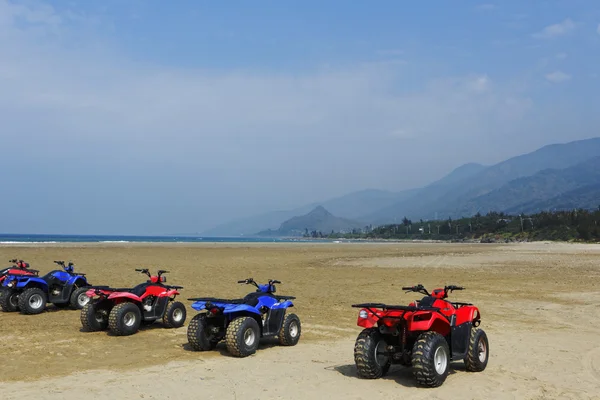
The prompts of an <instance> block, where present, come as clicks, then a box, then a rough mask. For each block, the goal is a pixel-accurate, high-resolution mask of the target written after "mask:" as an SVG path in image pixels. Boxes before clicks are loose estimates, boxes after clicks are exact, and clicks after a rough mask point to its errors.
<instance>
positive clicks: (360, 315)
mask: <svg viewBox="0 0 600 400" xmlns="http://www.w3.org/2000/svg"><path fill="white" fill-rule="evenodd" d="M368 317H369V313H367V310H360V311H359V312H358V318H364V319H366V318H368Z"/></svg>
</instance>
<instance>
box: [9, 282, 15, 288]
mask: <svg viewBox="0 0 600 400" xmlns="http://www.w3.org/2000/svg"><path fill="white" fill-rule="evenodd" d="M7 286H8V287H13V286H15V283H14V282H9V283H8V285H7Z"/></svg>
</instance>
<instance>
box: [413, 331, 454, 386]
mask: <svg viewBox="0 0 600 400" xmlns="http://www.w3.org/2000/svg"><path fill="white" fill-rule="evenodd" d="M412 366H413V374H414V376H415V378H416V380H417V383H418V384H420V385H422V386H426V387H432V388H433V387H438V386H441V385H442V384H443V383H444V381H445V380H446V377H447V376H448V372H449V369H450V348H449V346H448V342H446V339H445V338H444V337H443V336H442V335H440V334H439V333H437V332H433V331H429V332H424V333H422V334H421V335H419V337H418V339H417V341H416V342H415V344H414V346H413V350H412Z"/></svg>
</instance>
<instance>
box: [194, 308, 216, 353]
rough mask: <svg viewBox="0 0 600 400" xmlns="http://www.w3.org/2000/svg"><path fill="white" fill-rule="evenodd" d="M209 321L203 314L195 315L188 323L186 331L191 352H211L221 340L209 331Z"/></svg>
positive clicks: (210, 325) (210, 326)
mask: <svg viewBox="0 0 600 400" xmlns="http://www.w3.org/2000/svg"><path fill="white" fill-rule="evenodd" d="M213 319H214V318H213ZM210 320H211V318H207V317H206V315H205V314H197V315H196V316H195V317H194V318H192V320H191V321H190V324H189V325H188V330H187V337H188V343H189V344H190V346H191V347H192V349H193V350H196V351H209V350H213V349H214V348H215V347H217V344H218V343H219V342H220V341H221V338H220V337H218V336H217V335H215V334H214V333H213V332H212V331H211V328H212V324H211V323H210V322H211V321H210Z"/></svg>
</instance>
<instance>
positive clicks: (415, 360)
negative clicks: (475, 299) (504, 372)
mask: <svg viewBox="0 0 600 400" xmlns="http://www.w3.org/2000/svg"><path fill="white" fill-rule="evenodd" d="M463 289H464V288H462V287H460V286H454V285H451V286H445V287H444V288H443V289H435V290H434V291H433V293H431V294H430V293H429V292H427V290H426V289H425V288H424V287H423V285H420V284H419V285H417V286H413V287H403V288H402V290H405V291H406V292H407V293H409V292H417V293H422V294H424V295H425V297H423V298H422V299H421V300H417V301H414V302H412V303H410V304H409V305H408V306H394V305H386V304H380V303H365V304H354V305H352V307H357V308H361V310H360V311H359V313H358V322H357V324H358V326H361V327H363V328H365V329H364V330H363V331H362V332H361V333H360V334H359V335H358V337H357V338H356V343H355V346H354V362H355V363H356V367H357V370H358V376H359V377H360V378H365V379H376V378H380V377H382V376H383V375H385V374H387V372H388V370H389V368H390V365H391V364H392V363H394V364H401V365H404V366H407V367H409V366H412V368H413V374H414V377H415V379H416V381H417V383H418V384H419V385H421V386H425V387H438V386H441V385H442V384H443V383H444V381H445V380H446V377H447V376H448V372H449V367H450V362H452V361H458V360H463V361H464V363H465V366H466V369H467V371H472V372H480V371H483V370H484V369H485V367H486V366H487V363H488V358H489V344H488V339H487V336H486V334H485V332H484V331H483V330H482V329H479V328H478V326H479V324H480V322H481V314H480V313H479V309H478V308H477V307H475V306H473V305H472V304H470V303H459V302H451V301H448V300H446V298H447V297H448V293H449V292H452V291H454V290H463Z"/></svg>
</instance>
